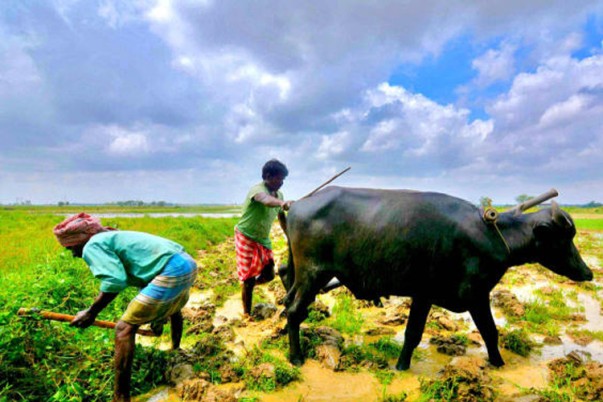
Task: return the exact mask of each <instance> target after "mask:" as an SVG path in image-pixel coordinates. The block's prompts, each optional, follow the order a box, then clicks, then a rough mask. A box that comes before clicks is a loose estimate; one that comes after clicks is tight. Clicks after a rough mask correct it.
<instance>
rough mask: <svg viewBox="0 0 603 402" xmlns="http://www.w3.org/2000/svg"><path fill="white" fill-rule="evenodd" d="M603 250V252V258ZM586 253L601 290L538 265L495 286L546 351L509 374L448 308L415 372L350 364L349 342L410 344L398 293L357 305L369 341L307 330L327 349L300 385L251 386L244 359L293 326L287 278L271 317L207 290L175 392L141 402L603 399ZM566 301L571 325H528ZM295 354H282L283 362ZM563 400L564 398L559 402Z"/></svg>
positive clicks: (597, 308)
mask: <svg viewBox="0 0 603 402" xmlns="http://www.w3.org/2000/svg"><path fill="white" fill-rule="evenodd" d="M601 245H602V244H601V243H599V244H598V245H595V246H594V247H593V249H594V250H597V253H600V251H598V250H600V247H601ZM583 254H585V253H584V252H583ZM584 256H585V259H586V260H587V261H588V263H589V265H590V266H591V268H593V271H594V272H595V280H594V282H593V283H591V284H586V285H584V284H576V283H574V282H571V281H569V280H565V279H563V278H561V277H558V276H556V275H554V274H552V273H550V271H547V270H545V269H543V268H542V267H539V266H537V265H526V266H522V267H516V268H512V269H511V270H510V271H509V272H508V273H507V275H506V276H505V277H504V278H503V281H502V282H501V283H500V284H499V285H497V287H496V288H495V289H494V291H493V292H492V295H491V296H492V297H491V300H492V302H491V304H492V308H493V311H494V314H495V320H496V323H497V326H498V328H499V330H500V331H501V333H503V334H504V333H508V332H511V331H513V330H515V329H518V328H519V329H522V330H525V331H526V333H527V334H528V336H529V339H530V342H532V343H533V344H534V345H535V346H534V348H533V349H532V350H531V352H529V354H527V355H526V356H521V355H520V354H518V353H514V352H512V351H510V350H507V349H503V348H502V347H501V353H502V356H503V358H504V360H505V362H506V364H505V366H503V367H501V368H495V367H493V366H491V365H489V364H488V362H487V353H486V350H485V347H484V344H483V341H482V339H481V336H480V335H479V333H478V332H477V331H476V328H475V326H474V324H473V322H472V321H471V319H470V317H469V315H468V314H454V313H450V312H447V311H445V310H442V309H433V310H432V312H431V314H430V317H429V320H428V325H427V327H426V330H425V333H424V335H423V338H422V342H421V344H420V345H419V347H418V348H417V351H415V355H414V356H413V361H412V365H411V368H410V369H409V370H408V371H405V372H399V371H396V370H395V368H394V366H395V363H396V358H394V357H392V358H389V359H387V360H386V361H385V363H384V365H383V364H382V365H379V364H372V365H371V364H363V363H362V362H354V361H352V362H351V363H350V362H349V360H348V361H346V360H345V357H342V350H343V348H345V347H346V346H349V345H354V344H356V345H366V344H369V343H371V342H375V341H376V340H379V339H381V338H387V339H391V340H393V341H394V342H396V343H399V344H400V345H401V343H402V342H403V340H404V329H405V324H406V320H407V318H408V308H409V301H410V300H409V299H408V298H398V297H391V298H389V299H382V301H383V307H375V306H374V305H372V304H370V303H360V302H358V303H356V304H355V305H354V308H355V309H356V311H358V312H360V314H361V316H362V317H363V324H362V329H361V331H360V333H359V334H355V335H347V334H341V333H340V332H338V331H336V330H333V329H332V328H329V327H328V326H326V327H325V326H322V327H321V326H320V325H319V326H310V325H305V326H303V327H302V328H303V332H304V333H306V334H310V335H312V336H314V335H315V336H316V337H317V338H319V339H321V343H320V344H319V345H318V347H317V349H316V353H315V355H314V357H313V358H308V359H307V360H306V362H305V364H304V365H303V366H302V367H301V368H300V379H299V380H297V381H293V382H291V383H289V384H288V385H286V386H284V387H281V388H277V389H276V390H275V391H273V392H260V391H253V390H250V389H249V387H248V386H246V383H245V382H244V381H243V379H242V378H241V377H240V376H239V375H237V373H236V372H235V371H234V370H233V366H232V362H233V361H241V360H244V359H246V358H247V356H249V353H250V351H251V350H252V349H253V348H254V347H256V346H261V345H262V342H263V341H264V340H266V339H277V338H278V339H281V338H284V326H285V323H286V319H285V318H284V316H283V315H282V314H281V313H282V310H283V306H282V305H279V304H278V301H279V300H280V298H282V296H283V290H282V287H281V285H280V283H279V280H278V278H277V279H276V280H275V281H274V282H272V283H271V284H267V285H263V286H260V287H258V288H257V289H258V290H257V291H258V292H259V293H260V294H261V299H262V300H261V304H262V305H263V306H262V312H261V316H260V315H259V314H260V313H258V315H256V319H255V320H253V321H246V320H242V319H241V302H240V296H239V295H238V294H234V295H232V296H230V297H228V298H226V299H225V301H223V303H221V305H220V306H218V307H216V305H214V304H213V303H212V302H211V301H212V290H211V289H210V290H208V289H205V290H196V291H195V292H194V293H193V295H192V297H191V300H190V301H189V304H188V305H187V308H186V310H185V311H184V314H185V319H186V320H187V326H186V328H187V335H186V336H185V338H184V342H183V349H184V351H181V352H179V356H180V357H179V358H175V360H174V361H173V362H172V363H171V366H170V367H167V368H166V371H168V372H169V373H168V374H167V375H168V378H171V382H172V384H174V385H172V386H170V387H165V388H162V389H159V390H155V391H154V392H152V393H150V394H148V395H143V396H138V397H136V398H134V400H135V401H147V400H149V401H156V402H160V401H182V400H204V401H236V400H244V401H254V400H257V401H284V402H287V401H291V402H293V401H295V402H298V401H363V402H364V401H384V400H389V401H402V400H406V401H418V400H447V398H446V395H445V394H444V393H442V392H443V391H442V390H443V389H444V390H445V389H454V390H455V393H454V399H455V400H464V401H545V400H564V399H562V398H561V397H559V395H561V394H562V393H563V392H565V391H564V390H565V388H563V387H565V386H568V385H569V386H571V387H573V389H574V391H573V393H572V394H570V397H569V399H565V400H584V401H595V400H603V316H602V313H603V311H602V310H603V307H602V306H603V303H602V300H603V290H602V289H603V269H602V267H601V265H600V264H601V260H600V258H599V257H598V255H597V256H594V257H593V256H592V255H588V254H585V255H584ZM338 292H345V290H342V289H337V290H335V291H332V292H330V293H327V294H322V295H319V296H318V298H317V302H316V303H315V311H316V312H317V313H316V314H318V315H319V316H320V314H322V315H323V317H327V316H329V315H330V314H332V312H333V306H334V305H335V303H336V300H337V293H338ZM558 293H561V294H562V295H563V296H564V298H563V303H565V304H566V305H567V307H568V308H569V309H570V310H571V312H570V313H569V314H568V315H567V317H564V318H563V319H559V318H554V317H548V318H547V317H545V318H543V320H544V321H545V322H544V323H542V324H541V325H542V326H543V327H544V326H546V325H551V326H552V327H554V328H555V329H556V330H555V331H552V332H553V333H552V334H547V333H543V332H546V331H543V330H534V329H533V328H530V327H529V326H526V325H525V321H522V320H525V316H526V314H530V306H531V303H533V302H534V301H535V300H540V301H541V302H542V303H543V304H544V305H547V304H551V303H553V302H554V300H553V299H551V298H550V297H552V296H553V295H555V294H558ZM258 304H260V303H256V306H257V305H258ZM547 320H549V321H551V320H552V321H553V322H548V323H547V322H546V321H547ZM541 328H542V327H541ZM550 332H551V331H550ZM200 334H206V335H207V334H211V337H209V338H208V337H207V336H206V339H211V340H212V341H211V342H214V343H211V342H210V344H209V345H206V346H199V344H198V343H197V342H198V337H199V335H200ZM310 335H309V336H310ZM147 342H148V341H147ZM154 342H155V343H154V344H153V345H154V346H155V347H159V348H162V349H167V348H168V347H169V338H168V337H166V336H165V335H164V336H163V337H162V338H161V339H160V340H158V341H154ZM206 342H209V341H206ZM212 345H213V346H212ZM215 345H219V346H215ZM282 345H283V347H282V348H281V349H286V345H287V343H286V342H283V343H282ZM212 347H213V348H215V350H214V349H211V348H212ZM210 349H211V350H210ZM286 352H287V351H286V350H278V349H277V350H273V351H272V353H273V354H276V355H277V356H279V357H280V358H282V359H283V360H285V359H286ZM196 359H197V360H199V359H204V361H205V360H211V359H215V360H216V363H215V364H216V367H218V369H217V372H219V373H220V374H219V375H220V376H221V377H222V378H221V380H220V381H215V380H216V379H215V378H210V376H209V375H208V374H207V373H203V372H199V371H196V370H195V361H196ZM342 362H345V364H344V363H342ZM344 366H345V367H344ZM254 369H255V370H256V374H255V375H257V378H258V379H259V378H264V377H267V376H268V377H269V376H271V375H274V373H273V372H274V370H275V367H274V366H271V365H270V364H260V365H258V366H257V367H255V368H254ZM220 382H221V384H217V383H220ZM563 384H565V385H563ZM438 387H439V388H438ZM438 390H439V391H438ZM576 390H578V391H576ZM438 392H440V393H438ZM551 392H553V393H554V392H556V393H557V394H555V395H557V399H555V398H554V397H551V395H553V394H551ZM547 395H548V396H547ZM547 398H548V399H547Z"/></svg>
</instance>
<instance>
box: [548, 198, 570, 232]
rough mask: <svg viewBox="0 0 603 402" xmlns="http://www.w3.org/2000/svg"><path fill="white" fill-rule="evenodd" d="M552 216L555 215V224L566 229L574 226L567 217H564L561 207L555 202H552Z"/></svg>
mask: <svg viewBox="0 0 603 402" xmlns="http://www.w3.org/2000/svg"><path fill="white" fill-rule="evenodd" d="M551 214H552V215H553V222H555V223H556V224H557V225H559V226H562V227H565V228H568V227H571V226H572V223H571V222H570V220H569V219H567V216H565V215H563V213H562V212H561V208H559V205H557V203H556V202H555V201H552V202H551Z"/></svg>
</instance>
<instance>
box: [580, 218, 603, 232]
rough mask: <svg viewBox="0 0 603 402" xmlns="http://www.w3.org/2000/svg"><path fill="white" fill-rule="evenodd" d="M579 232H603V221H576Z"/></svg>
mask: <svg viewBox="0 0 603 402" xmlns="http://www.w3.org/2000/svg"><path fill="white" fill-rule="evenodd" d="M574 223H575V224H576V228H578V229H579V230H580V229H582V230H603V219H581V218H580V219H574Z"/></svg>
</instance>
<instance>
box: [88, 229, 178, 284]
mask: <svg viewBox="0 0 603 402" xmlns="http://www.w3.org/2000/svg"><path fill="white" fill-rule="evenodd" d="M183 251H184V248H183V247H182V246H181V245H179V244H177V243H174V242H173V241H171V240H168V239H164V238H163V237H159V236H155V235H152V234H148V233H142V232H131V231H125V230H116V231H110V232H102V233H98V234H96V235H94V236H92V237H91V238H90V240H88V243H86V246H85V247H84V252H83V254H82V258H83V259H84V261H86V263H87V264H88V266H89V267H90V270H91V271H92V274H93V275H94V277H95V278H97V279H100V280H101V286H100V290H101V292H107V293H119V292H120V291H122V290H123V289H125V288H126V287H128V286H136V287H139V288H140V287H144V286H146V285H147V284H148V283H149V282H151V281H152V280H153V278H154V277H155V276H157V274H158V273H159V272H161V270H162V269H163V267H164V266H165V264H167V262H168V260H169V259H170V258H171V257H172V256H173V255H174V254H179V253H181V252H183Z"/></svg>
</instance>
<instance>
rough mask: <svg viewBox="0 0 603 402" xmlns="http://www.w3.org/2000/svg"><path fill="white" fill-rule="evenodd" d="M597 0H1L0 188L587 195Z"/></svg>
mask: <svg viewBox="0 0 603 402" xmlns="http://www.w3.org/2000/svg"><path fill="white" fill-rule="evenodd" d="M602 153H603V2H601V1H600V0H598V1H588V0H573V1H571V2H570V1H566V0H563V1H552V0H521V1H520V0H505V1H480V0H474V1H469V0H467V1H434V0H421V1H414V0H407V1H397V0H396V1H393V0H379V1H371V0H339V1H338V0H333V1H324V0H321V1H308V0H300V1H295V2H289V1H282V0H256V1H242V0H219V1H217V0H216V1H214V0H182V1H177V0H173V1H171V0H127V1H125V0H124V1H118V0H46V1H41V0H2V1H1V2H0V203H2V204H10V203H17V202H25V201H30V202H31V203H34V204H55V203H58V202H61V201H62V202H71V203H77V202H82V203H104V202H115V201H125V200H142V201H144V202H152V201H166V202H176V203H186V204H202V203H218V204H240V203H242V202H243V199H244V198H245V195H246V193H247V191H248V190H249V188H250V187H251V186H252V185H254V184H256V183H258V182H260V181H261V168H262V166H263V164H264V163H265V162H266V161H267V160H269V159H272V158H277V159H279V160H281V161H282V162H284V163H285V164H286V165H287V167H288V168H289V172H290V174H289V176H288V177H287V179H286V181H285V184H284V186H283V188H282V190H283V192H284V194H285V198H287V199H297V198H300V197H301V196H303V195H305V194H306V193H308V192H310V191H312V190H313V189H314V188H315V187H317V186H318V185H320V184H321V183H323V182H324V181H326V180H327V179H329V178H330V177H331V176H333V175H334V174H336V173H337V172H339V171H341V170H343V169H345V168H346V167H348V166H349V167H351V170H350V171H349V172H347V173H346V174H345V175H343V176H341V177H340V178H338V179H337V180H336V181H335V182H333V184H337V185H341V186H349V187H369V188H385V189H412V190H419V191H436V192H442V193H447V194H451V195H453V196H456V197H459V198H463V199H466V200H467V201H470V202H472V203H475V204H477V203H479V202H480V199H482V198H483V197H489V198H491V199H492V200H493V202H494V204H513V203H515V202H516V199H517V197H518V196H520V195H524V194H525V195H530V196H536V195H538V194H540V193H543V192H545V191H547V190H549V189H550V188H556V189H557V190H558V191H559V197H558V198H557V201H558V202H559V203H561V204H576V203H588V202H590V201H597V202H603V155H602Z"/></svg>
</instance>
